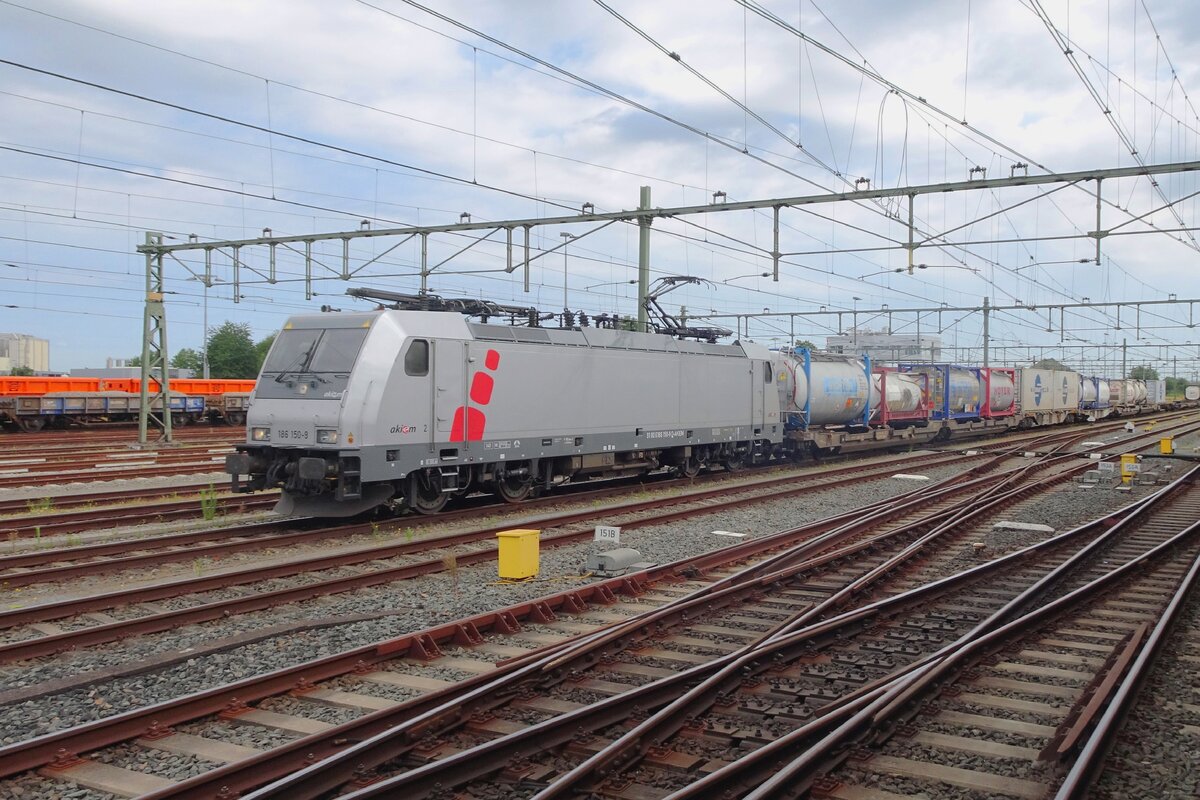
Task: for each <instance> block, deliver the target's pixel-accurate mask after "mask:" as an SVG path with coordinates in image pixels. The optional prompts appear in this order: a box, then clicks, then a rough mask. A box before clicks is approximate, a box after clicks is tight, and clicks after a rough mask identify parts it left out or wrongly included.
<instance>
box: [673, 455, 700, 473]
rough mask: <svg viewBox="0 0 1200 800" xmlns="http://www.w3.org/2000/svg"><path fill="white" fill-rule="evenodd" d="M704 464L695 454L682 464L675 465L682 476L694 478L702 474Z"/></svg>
mask: <svg viewBox="0 0 1200 800" xmlns="http://www.w3.org/2000/svg"><path fill="white" fill-rule="evenodd" d="M702 466H703V465H702V464H701V463H700V459H698V458H696V457H695V456H688V457H687V458H686V459H684V461H683V463H682V464H680V465H679V466H677V467H675V471H676V472H677V473H678V474H679V477H681V478H694V477H696V476H697V475H699V474H700V469H701V468H702Z"/></svg>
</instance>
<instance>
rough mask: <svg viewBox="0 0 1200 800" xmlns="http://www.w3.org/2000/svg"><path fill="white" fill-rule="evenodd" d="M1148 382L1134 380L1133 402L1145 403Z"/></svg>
mask: <svg viewBox="0 0 1200 800" xmlns="http://www.w3.org/2000/svg"><path fill="white" fill-rule="evenodd" d="M1146 394H1147V393H1146V382H1145V381H1133V402H1134V403H1136V404H1137V405H1144V404H1145V402H1146Z"/></svg>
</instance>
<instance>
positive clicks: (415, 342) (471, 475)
mask: <svg viewBox="0 0 1200 800" xmlns="http://www.w3.org/2000/svg"><path fill="white" fill-rule="evenodd" d="M1089 381H1090V384H1089ZM1114 384H1119V387H1118V386H1115V385H1114ZM1088 385H1090V386H1091V387H1092V390H1091V391H1089V390H1088V389H1087V388H1086V387H1087V386H1088ZM1102 389H1103V392H1104V394H1103V400H1101V395H1100V392H1101V390H1102ZM1092 395H1096V397H1095V399H1094V400H1092V401H1089V402H1091V403H1092V407H1085V406H1084V401H1083V400H1081V398H1082V397H1085V396H1087V397H1091V396H1092ZM1148 398H1149V393H1148V391H1147V390H1146V386H1145V385H1144V384H1142V383H1140V382H1128V383H1127V382H1118V381H1104V382H1103V384H1101V382H1099V381H1097V380H1095V379H1087V378H1081V377H1080V376H1079V375H1078V374H1076V373H1073V372H1068V371H1053V370H1037V369H1032V368H1027V369H1013V368H1004V367H992V368H985V367H971V366H962V365H954V364H899V365H897V366H895V367H879V366H875V365H872V364H871V362H870V361H869V360H868V359H865V358H863V359H857V358H852V357H844V356H833V355H825V354H820V353H815V352H809V351H807V350H795V351H783V352H778V351H770V350H767V349H766V348H764V347H762V346H761V345H757V344H754V343H751V342H734V343H733V344H716V343H715V342H713V341H694V340H691V339H688V338H683V337H679V336H671V335H664V334H662V333H640V332H633V331H625V330H620V329H613V328H589V327H578V328H564V329H554V328H540V327H524V326H514V325H497V324H489V323H487V322H471V321H469V320H468V319H467V318H466V317H464V316H463V315H462V314H460V313H457V312H453V311H450V312H447V311H424V310H388V309H383V308H381V309H378V310H376V311H372V312H355V313H344V314H343V313H339V314H320V315H302V316H296V317H292V318H291V319H290V320H289V321H288V322H287V324H286V325H285V326H284V329H283V331H281V333H280V334H279V336H278V337H277V339H276V340H275V343H274V345H273V347H272V349H271V352H270V353H269V354H268V356H267V358H266V361H265V362H264V364H263V368H262V373H261V374H260V376H259V381H258V387H257V389H256V391H255V394H254V398H253V402H252V404H251V406H250V409H249V416H248V421H247V440H246V442H245V443H244V444H240V445H238V446H237V450H238V452H237V453H235V454H233V455H230V456H229V457H228V458H227V461H226V472H228V473H229V474H230V476H231V480H232V484H233V489H234V491H241V492H249V491H257V490H261V489H268V488H275V487H278V488H280V489H281V491H282V498H281V500H280V504H279V505H278V506H277V508H276V510H277V511H278V512H280V513H288V514H297V513H299V514H311V515H314V516H332V517H336V516H349V515H353V514H357V513H360V512H363V511H367V510H369V509H373V508H376V507H378V506H384V505H387V506H392V507H394V508H404V507H407V508H409V509H412V510H415V511H417V512H420V513H435V512H437V511H439V510H441V509H442V508H443V507H444V506H445V505H446V503H447V502H448V501H449V500H450V499H452V498H454V497H456V496H461V495H465V494H467V493H470V492H478V491H482V492H487V493H491V494H494V495H496V496H497V497H499V498H501V499H503V500H506V501H509V502H518V501H520V500H523V499H524V498H526V497H529V496H530V495H532V494H534V493H537V492H542V491H547V490H550V489H552V488H554V487H555V486H558V485H561V484H564V483H567V482H572V481H579V480H586V479H588V478H591V477H594V476H601V475H603V476H615V475H630V474H644V473H648V472H651V471H654V470H658V469H671V470H673V471H675V472H676V473H677V474H679V475H682V476H694V475H696V474H698V473H699V472H700V471H702V470H705V469H710V468H716V467H720V468H723V469H726V470H736V469H740V468H741V467H743V466H745V465H748V464H752V463H761V462H765V461H769V460H772V459H799V458H803V457H805V456H809V455H812V456H821V455H825V454H831V453H836V452H851V451H856V450H869V449H886V448H897V447H905V446H911V445H915V444H921V443H924V442H933V441H944V440H946V439H950V438H952V437H958V436H964V435H971V436H977V435H986V434H991V433H999V432H1002V431H1005V430H1009V429H1012V428H1016V427H1019V426H1032V425H1045V424H1053V423H1056V422H1062V421H1066V420H1067V419H1072V418H1077V417H1081V416H1082V417H1083V418H1085V419H1098V418H1100V417H1102V416H1106V415H1111V414H1120V413H1127V412H1133V411H1137V410H1140V409H1145V408H1148V407H1149V405H1148V403H1147V401H1148Z"/></svg>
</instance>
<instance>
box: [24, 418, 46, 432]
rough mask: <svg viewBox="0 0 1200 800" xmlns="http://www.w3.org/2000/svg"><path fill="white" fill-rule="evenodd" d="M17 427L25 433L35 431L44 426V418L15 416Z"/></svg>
mask: <svg viewBox="0 0 1200 800" xmlns="http://www.w3.org/2000/svg"><path fill="white" fill-rule="evenodd" d="M17 427H18V428H20V429H21V430H23V431H25V432H26V433H37V432H38V431H40V430H41V429H42V428H44V427H46V420H45V418H43V417H17Z"/></svg>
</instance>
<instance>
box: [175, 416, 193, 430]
mask: <svg viewBox="0 0 1200 800" xmlns="http://www.w3.org/2000/svg"><path fill="white" fill-rule="evenodd" d="M189 422H191V419H189V418H188V415H187V414H172V415H171V427H173V428H182V427H183V426H184V425H187V424H188V423H189Z"/></svg>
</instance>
